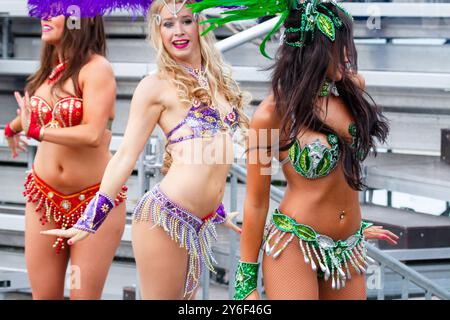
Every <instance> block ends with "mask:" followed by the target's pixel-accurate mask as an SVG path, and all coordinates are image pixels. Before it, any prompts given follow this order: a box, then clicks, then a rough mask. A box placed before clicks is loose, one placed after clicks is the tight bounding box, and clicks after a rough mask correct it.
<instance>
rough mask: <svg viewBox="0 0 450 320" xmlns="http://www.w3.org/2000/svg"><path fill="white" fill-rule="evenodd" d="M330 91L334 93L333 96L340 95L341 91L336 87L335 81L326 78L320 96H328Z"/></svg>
mask: <svg viewBox="0 0 450 320" xmlns="http://www.w3.org/2000/svg"><path fill="white" fill-rule="evenodd" d="M330 92H331V93H332V94H333V96H335V97H339V92H338V89H337V87H336V84H335V83H334V82H330V81H328V80H325V82H324V83H323V85H322V88H321V89H320V92H319V96H320V97H328V95H329V94H330Z"/></svg>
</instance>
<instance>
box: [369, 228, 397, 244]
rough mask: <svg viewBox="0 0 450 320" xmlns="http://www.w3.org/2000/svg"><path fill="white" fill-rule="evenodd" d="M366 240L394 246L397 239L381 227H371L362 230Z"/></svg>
mask: <svg viewBox="0 0 450 320" xmlns="http://www.w3.org/2000/svg"><path fill="white" fill-rule="evenodd" d="M363 234H364V236H365V237H366V239H377V240H384V241H387V242H389V243H390V244H391V245H393V246H395V245H396V244H397V240H398V239H399V237H398V236H397V235H395V234H394V233H392V232H391V231H389V230H386V229H383V227H382V226H371V227H369V228H367V229H364V230H363Z"/></svg>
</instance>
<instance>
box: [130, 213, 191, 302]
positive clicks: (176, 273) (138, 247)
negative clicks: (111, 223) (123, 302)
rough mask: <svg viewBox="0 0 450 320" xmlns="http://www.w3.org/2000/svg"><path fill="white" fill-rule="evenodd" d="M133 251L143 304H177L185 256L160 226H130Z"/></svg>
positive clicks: (149, 224) (183, 277) (137, 224)
mask: <svg viewBox="0 0 450 320" xmlns="http://www.w3.org/2000/svg"><path fill="white" fill-rule="evenodd" d="M132 238H133V251H134V256H135V259H136V267H137V270H138V273H139V282H140V289H141V297H142V299H145V300H153V299H158V300H166V299H167V300H169V299H170V300H179V299H183V298H185V297H184V289H185V283H186V277H187V265H188V254H187V251H186V249H184V248H181V247H180V246H179V244H178V243H176V242H175V241H174V240H172V239H171V238H170V237H169V235H168V234H167V233H166V232H165V231H164V229H163V228H161V227H159V226H154V225H153V224H152V223H151V222H150V221H149V222H145V221H144V222H133V225H132Z"/></svg>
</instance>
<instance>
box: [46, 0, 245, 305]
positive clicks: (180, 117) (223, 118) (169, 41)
mask: <svg viewBox="0 0 450 320" xmlns="http://www.w3.org/2000/svg"><path fill="white" fill-rule="evenodd" d="M193 2H194V1H173V2H170V3H168V2H167V1H164V0H158V1H154V2H153V4H152V6H151V9H150V10H149V12H148V20H149V24H150V39H151V42H152V44H153V45H154V47H155V49H156V53H157V58H156V59H157V66H158V70H157V73H156V74H154V75H149V76H147V77H146V78H144V79H143V80H142V81H141V82H140V83H139V85H138V87H137V89H136V91H135V93H134V96H133V99H132V102H131V110H130V116H129V120H128V125H127V128H126V131H125V136H124V140H123V143H122V144H121V146H120V148H119V150H118V151H117V153H116V154H115V155H114V157H113V158H112V160H111V161H110V162H109V164H108V166H107V168H106V171H105V174H104V177H103V180H102V183H101V187H100V192H99V193H97V195H96V197H95V198H94V200H93V201H91V203H90V205H89V206H88V208H87V209H86V210H85V212H84V214H83V216H82V218H81V219H80V220H79V221H78V222H77V224H76V225H75V226H74V228H72V229H70V230H66V231H64V232H59V233H58V234H60V235H62V236H65V237H70V238H71V239H70V240H69V243H75V242H77V241H80V240H81V239H83V238H85V237H86V236H87V235H89V233H94V232H95V231H96V230H97V229H98V227H99V226H100V224H101V223H102V222H103V221H104V220H105V218H106V217H107V215H108V214H109V212H110V210H111V209H112V208H113V207H114V203H113V201H111V196H112V195H114V194H116V193H117V192H118V191H119V190H120V187H121V186H122V185H123V184H124V183H125V182H126V180H127V179H128V177H129V176H130V174H131V172H132V170H133V168H134V166H135V163H136V160H137V158H138V156H139V154H140V153H141V152H142V150H143V149H144V146H145V144H146V142H147V140H148V138H149V136H150V135H151V133H152V132H153V130H154V128H155V126H156V125H159V126H160V127H161V129H162V131H163V132H164V133H165V135H166V136H167V147H166V151H167V155H166V157H165V164H164V170H163V171H164V172H165V176H164V178H163V179H162V181H161V182H160V183H158V184H157V185H156V186H154V187H153V188H152V189H151V190H150V191H149V192H148V193H147V194H145V195H144V197H143V198H142V199H141V200H140V202H139V204H138V205H137V207H136V209H135V212H134V218H133V225H132V234H133V236H132V240H133V250H134V254H135V258H136V264H137V269H138V273H139V277H140V285H141V294H142V298H144V299H182V298H186V297H187V298H190V297H192V296H193V295H194V294H195V289H196V288H197V286H198V284H199V279H200V275H201V272H202V270H203V269H204V267H206V268H207V269H209V270H214V268H213V262H214V258H213V255H212V250H211V244H212V241H213V239H214V238H215V237H216V230H215V225H216V224H218V223H224V224H225V225H226V226H228V227H230V228H232V229H234V230H236V231H238V232H239V231H240V230H239V229H238V228H237V227H236V226H235V225H233V224H232V223H231V219H232V217H233V216H234V214H235V213H234V214H230V215H228V216H227V215H226V214H225V211H224V208H223V205H222V204H221V201H222V198H223V194H224V190H225V185H226V179H227V175H228V171H229V169H230V166H231V163H232V161H233V159H234V155H233V143H232V136H233V133H234V131H235V130H236V129H237V128H238V127H240V128H241V129H244V130H245V128H246V127H247V123H248V120H247V117H246V116H245V114H244V112H243V107H244V104H245V103H246V101H245V100H246V99H245V95H244V94H243V92H241V90H240V89H239V87H238V86H237V84H236V82H235V81H234V80H233V79H232V78H231V76H230V69H229V68H228V67H227V66H226V65H225V64H224V62H223V61H222V58H221V55H220V53H219V52H218V51H217V50H216V49H215V47H214V36H213V35H208V36H206V37H200V33H201V32H202V31H203V27H201V26H199V24H198V23H199V22H200V21H202V20H204V17H203V16H202V15H200V14H194V13H192V11H191V10H190V9H188V8H187V7H186V4H188V3H193ZM52 233H53V232H49V233H47V234H52Z"/></svg>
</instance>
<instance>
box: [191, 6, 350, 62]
mask: <svg viewBox="0 0 450 320" xmlns="http://www.w3.org/2000/svg"><path fill="white" fill-rule="evenodd" d="M325 3H331V4H332V5H334V6H336V7H337V8H339V9H340V10H341V11H342V12H344V13H345V14H347V15H348V16H349V17H351V15H350V14H349V13H348V12H347V11H346V10H345V9H344V8H342V7H341V6H340V4H338V3H337V2H336V1H335V0H304V2H303V3H301V1H300V0H202V1H197V2H196V3H192V4H189V5H187V6H188V7H190V8H191V9H192V10H193V12H200V11H203V10H205V9H211V8H223V9H224V11H223V12H222V16H221V17H218V18H211V19H208V20H205V21H202V22H201V23H210V26H209V27H208V28H207V29H206V30H205V31H204V32H203V34H206V33H208V32H209V31H211V30H214V29H216V28H219V27H221V26H222V25H224V24H226V23H229V22H233V21H240V20H253V19H258V18H261V17H266V16H271V15H280V19H279V20H278V22H277V23H276V25H275V27H274V28H273V29H272V30H271V31H270V32H269V33H268V34H267V36H266V37H265V38H264V40H263V42H262V43H261V46H260V51H261V53H262V54H263V55H264V56H265V57H266V58H269V59H270V57H269V56H268V54H267V52H266V43H267V41H268V40H269V39H270V37H271V36H273V35H274V34H275V32H276V31H277V30H278V29H279V28H280V27H281V26H282V24H283V23H284V21H285V20H286V18H287V17H288V16H289V14H290V13H291V12H292V11H294V10H295V11H300V12H301V21H300V27H299V28H288V29H286V30H285V33H299V40H298V41H296V42H288V41H286V40H285V43H286V44H287V45H290V46H294V47H302V46H305V45H307V44H308V43H309V41H308V39H311V40H313V39H314V32H315V30H316V28H318V29H319V30H320V31H321V32H322V33H323V34H324V35H325V36H327V37H328V38H329V39H330V41H334V39H335V36H336V28H341V27H342V26H343V22H342V20H341V19H340V18H339V17H338V16H337V15H336V14H334V13H333V12H332V11H331V10H329V9H328V8H327V6H325V5H324V4H325ZM203 34H202V35H203Z"/></svg>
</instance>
